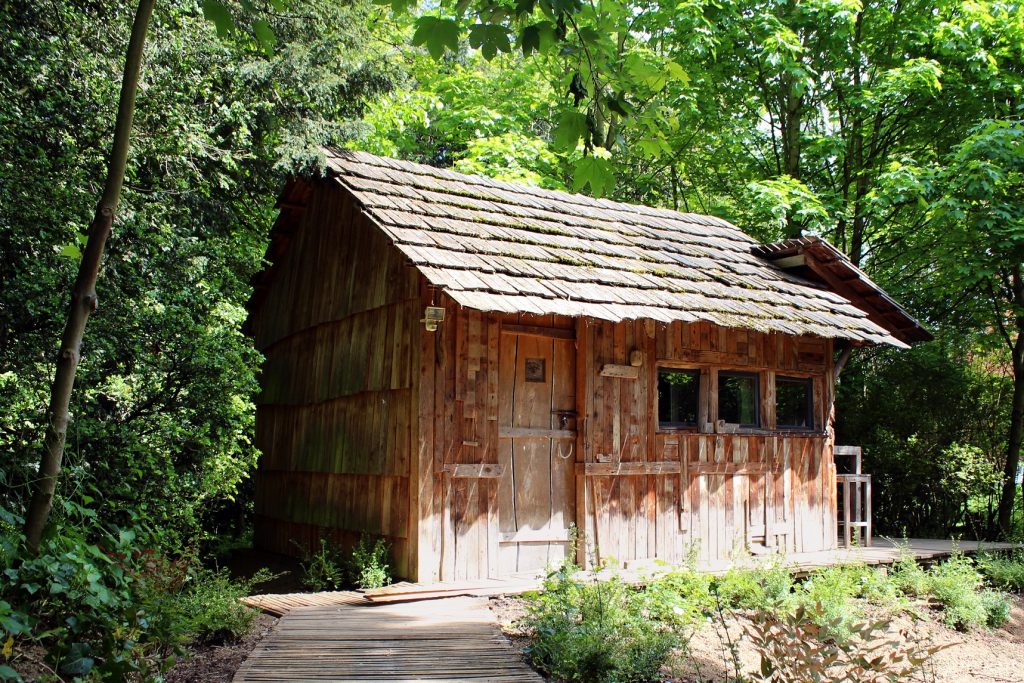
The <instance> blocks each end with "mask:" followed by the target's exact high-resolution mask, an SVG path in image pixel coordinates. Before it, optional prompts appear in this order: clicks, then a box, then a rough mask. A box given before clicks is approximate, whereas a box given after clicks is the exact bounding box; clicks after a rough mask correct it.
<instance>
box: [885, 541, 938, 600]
mask: <svg viewBox="0 0 1024 683" xmlns="http://www.w3.org/2000/svg"><path fill="white" fill-rule="evenodd" d="M889 577H890V580H891V581H892V583H893V585H894V586H895V587H896V589H897V590H899V591H900V592H901V593H903V594H904V595H907V596H909V597H912V598H923V597H925V596H926V595H928V591H929V590H930V587H929V583H930V582H929V578H928V572H926V571H925V570H924V568H923V567H921V565H919V564H918V563H917V561H916V560H915V559H914V556H913V555H912V554H910V552H909V551H907V550H905V549H904V550H903V551H902V552H901V553H900V557H899V559H898V560H897V561H896V563H895V564H894V565H893V568H892V571H891V572H890V573H889Z"/></svg>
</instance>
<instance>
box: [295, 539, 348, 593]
mask: <svg viewBox="0 0 1024 683" xmlns="http://www.w3.org/2000/svg"><path fill="white" fill-rule="evenodd" d="M302 585H303V586H305V587H306V588H308V589H310V590H312V591H336V590H343V589H344V588H346V587H347V585H348V574H347V572H346V566H345V560H344V558H343V557H342V554H341V551H340V550H339V549H338V547H337V546H336V545H335V544H333V543H331V542H330V541H328V540H327V539H326V538H321V539H320V549H319V550H317V551H315V552H312V553H304V557H303V560H302Z"/></svg>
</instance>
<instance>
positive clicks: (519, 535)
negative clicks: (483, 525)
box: [498, 529, 569, 544]
mask: <svg viewBox="0 0 1024 683" xmlns="http://www.w3.org/2000/svg"><path fill="white" fill-rule="evenodd" d="M568 542H569V530H568V529H522V530H520V531H516V532H513V533H503V534H499V535H498V543H502V544H505V543H568Z"/></svg>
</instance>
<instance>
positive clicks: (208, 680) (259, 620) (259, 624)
mask: <svg viewBox="0 0 1024 683" xmlns="http://www.w3.org/2000/svg"><path fill="white" fill-rule="evenodd" d="M276 623H277V619H275V618H273V617H271V616H269V615H266V614H260V615H258V616H257V617H256V621H255V623H254V624H253V629H252V632H251V633H250V634H249V635H248V636H246V637H245V638H243V639H242V640H240V641H239V642H237V643H231V644H229V645H202V646H198V647H193V648H190V649H189V651H188V652H187V653H186V654H185V656H184V657H182V658H181V659H179V660H178V661H177V663H175V665H174V666H173V667H171V670H170V671H168V672H167V673H166V674H165V678H164V680H165V681H166V682H167V683H230V681H231V679H232V678H234V676H235V672H236V671H238V667H240V666H241V665H242V662H244V661H245V658H246V657H248V656H249V653H250V652H252V651H253V649H254V648H255V647H256V644H257V643H259V642H260V641H261V640H263V638H264V636H266V635H267V634H268V633H269V632H270V630H271V629H272V628H273V627H274V624H276Z"/></svg>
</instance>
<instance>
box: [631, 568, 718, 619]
mask: <svg viewBox="0 0 1024 683" xmlns="http://www.w3.org/2000/svg"><path fill="white" fill-rule="evenodd" d="M642 597H643V599H644V601H645V603H646V606H645V609H646V612H647V613H648V614H649V615H650V616H651V617H652V618H654V619H658V620H660V621H664V622H671V623H675V624H679V625H685V624H691V623H693V622H695V621H697V620H698V619H701V618H703V617H704V615H705V614H707V613H708V612H710V611H711V610H712V609H713V608H714V607H715V598H714V595H713V594H712V578H711V576H710V575H709V574H707V573H705V572H698V571H696V570H694V569H691V568H689V567H679V568H677V569H674V570H673V571H671V572H669V573H667V574H664V575H662V576H659V577H657V578H656V579H654V580H653V581H651V582H650V583H649V584H648V585H647V587H646V589H645V590H644V593H643V596H642Z"/></svg>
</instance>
